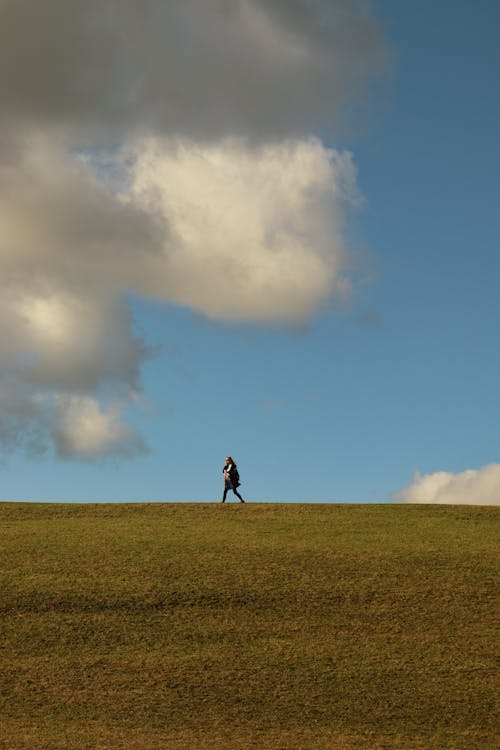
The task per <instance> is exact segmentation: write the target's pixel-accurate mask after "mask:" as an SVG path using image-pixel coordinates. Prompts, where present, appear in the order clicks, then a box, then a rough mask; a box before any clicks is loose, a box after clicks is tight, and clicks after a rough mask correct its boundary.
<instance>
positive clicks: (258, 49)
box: [0, 0, 383, 140]
mask: <svg viewBox="0 0 500 750" xmlns="http://www.w3.org/2000/svg"><path fill="white" fill-rule="evenodd" d="M366 6H367V3H366V0H335V1H333V2H332V0H287V1H286V2H285V1H284V0H182V2H172V1H171V0H167V1H166V0H147V2H144V3H140V2H136V0H85V2H82V1H81V0H44V2H43V3H42V2H40V0H0V92H1V97H0V119H2V121H3V122H4V123H6V122H8V121H9V120H18V119H22V120H27V121H29V122H36V123H37V124H39V125H41V124H43V125H46V124H53V123H54V122H56V123H57V124H58V125H63V126H66V127H69V128H71V129H72V130H76V131H77V132H78V133H80V135H81V136H82V137H83V135H87V134H88V133H92V132H93V133H94V135H95V133H96V132H102V131H106V130H107V132H108V134H112V136H113V137H116V131H117V130H119V131H122V132H123V129H124V128H125V129H129V128H137V129H140V130H143V129H144V128H147V129H149V130H150V129H154V130H158V131H161V132H162V133H165V132H168V133H170V134H172V133H174V134H177V135H182V136H185V135H189V136H190V137H194V138H195V139H201V140H206V139H207V138H214V137H215V138H219V137H221V136H225V135H233V134H235V133H237V134H240V135H245V134H249V135H254V136H257V137H263V138H264V139H268V138H269V136H272V137H279V136H281V135H283V134H285V135H290V134H297V133H302V132H304V131H310V130H315V129H316V128H317V126H318V122H321V121H323V122H324V121H325V118H327V119H331V117H332V116H333V115H334V114H335V113H336V112H337V109H338V107H339V105H340V103H341V102H342V101H343V99H344V98H345V96H346V94H348V95H349V97H350V98H352V97H353V96H356V95H357V94H359V92H360V91H361V90H362V89H363V86H364V84H365V83H366V81H367V80H368V79H369V78H370V77H371V76H372V75H373V72H374V70H376V69H378V68H379V67H380V63H381V61H382V58H383V54H382V45H381V44H380V37H379V33H378V29H377V26H376V24H375V23H374V20H373V18H372V17H371V16H370V14H369V13H368V11H367V10H366Z"/></svg>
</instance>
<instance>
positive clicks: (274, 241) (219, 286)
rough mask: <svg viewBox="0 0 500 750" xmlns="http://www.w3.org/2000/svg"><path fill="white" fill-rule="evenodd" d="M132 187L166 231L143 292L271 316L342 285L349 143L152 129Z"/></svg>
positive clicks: (295, 317) (264, 318) (213, 313)
mask: <svg viewBox="0 0 500 750" xmlns="http://www.w3.org/2000/svg"><path fill="white" fill-rule="evenodd" d="M132 190H133V194H134V197H135V199H136V200H137V201H139V204H140V205H142V206H143V207H144V208H145V209H146V208H148V209H149V210H150V211H154V210H157V211H158V212H159V213H160V214H161V215H162V216H163V218H164V221H165V224H166V225H167V226H168V229H169V232H168V235H167V236H166V237H165V243H164V266H163V269H162V270H160V268H159V264H158V263H156V259H155V264H154V265H152V266H151V271H152V273H151V280H150V285H149V287H148V288H146V287H144V288H143V290H142V291H143V292H145V293H153V294H155V293H156V294H157V295H158V296H160V297H164V298H166V299H169V300H172V301H174V302H177V303H179V304H182V305H186V306H188V307H190V308H192V309H194V310H199V311H200V312H202V313H204V314H206V315H208V316H210V317H214V318H220V319H224V320H236V321H257V322H272V321H302V320H304V319H305V318H307V317H308V316H310V315H311V314H312V313H313V312H314V311H315V310H317V309H318V307H320V306H321V305H322V304H324V303H325V302H326V301H327V300H328V299H329V298H330V297H331V295H332V294H337V295H343V294H345V293H346V292H347V291H348V287H349V285H348V282H347V279H346V277H345V275H344V270H345V266H346V263H347V260H346V256H347V252H346V249H345V247H344V242H343V239H342V228H343V223H344V214H345V209H346V205H348V204H352V203H354V202H356V201H357V200H358V199H359V198H358V194H357V190H356V170H355V168H354V165H353V163H352V159H351V155H350V154H349V153H347V152H342V153H339V152H338V151H334V150H332V149H327V148H325V147H324V146H323V144H322V143H321V142H320V141H319V140H317V139H305V140H287V141H284V142H280V143H277V144H272V145H271V144H270V145H265V146H264V145H261V146H255V145H254V146H250V145H248V144H247V143H245V142H243V141H241V140H235V139H230V140H225V141H222V142H220V143H217V144H211V145H200V144H197V143H194V142H192V141H186V140H183V141H179V140H176V141H171V140H158V139H150V140H148V141H147V142H145V143H141V144H140V147H139V149H138V151H137V154H136V160H135V164H134V168H133V186H132ZM145 261H146V262H147V259H145ZM143 277H144V274H143Z"/></svg>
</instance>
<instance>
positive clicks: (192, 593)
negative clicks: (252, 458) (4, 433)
mask: <svg viewBox="0 0 500 750" xmlns="http://www.w3.org/2000/svg"><path fill="white" fill-rule="evenodd" d="M498 520H499V513H498V509H497V508H481V507H472V506H467V507H466V506H430V505H420V506H411V505H406V506H405V505H398V506H391V505H371V506H367V505H365V506H356V505H351V506H348V505H271V504H269V505H265V504H255V505H252V504H247V505H245V506H240V505H236V504H235V505H233V504H230V505H225V506H222V505H216V504H212V505H208V504H206V505H205V504H167V505H161V504H154V505H153V504H149V505H148V504H137V505H55V504H54V505H38V504H17V503H0V524H1V529H2V547H1V549H0V576H1V583H0V586H1V592H2V593H1V598H0V615H1V636H0V652H1V653H0V716H1V721H0V748H2V749H5V750H20V749H21V748H23V749H24V748H26V749H28V748H29V749H30V750H44V749H47V750H49V749H50V750H56V749H59V748H61V749H62V748H65V749H69V750H83V749H84V748H85V749H86V750H87V749H88V750H104V749H105V748H107V749H108V748H109V750H118V749H119V748H127V749H129V748H130V750H136V749H137V750H139V748H140V749H141V750H144V749H148V750H149V749H151V750H153V749H156V748H158V749H160V748H162V749H163V748H166V749H167V750H181V749H182V750H187V749H189V750H193V749H195V750H197V749H198V748H199V749H200V750H201V749H204V748H207V749H208V748H210V749H212V748H214V749H216V750H217V749H219V748H221V749H222V748H224V750H226V749H227V750H238V749H240V748H241V749H243V748H245V749H246V748H259V749H262V750H267V749H272V750H279V749H280V748H283V749H285V748H286V749H293V748H297V749H299V748H300V749H301V750H316V749H317V750H323V749H325V750H326V749H328V750H332V749H336V748H339V749H342V750H365V749H366V750H379V749H382V748H391V749H392V748H395V749H400V748H408V749H409V750H417V749H418V748H425V750H427V749H432V748H437V749H439V750H445V749H447V748H449V750H460V749H463V750H473V749H474V748H491V749H493V748H496V747H497V738H498V729H499V727H498V722H497V718H498V714H495V696H496V694H497V693H498V680H497V672H496V671H495V661H494V657H495V615H496V614H497V613H496V612H495V604H496V600H495V593H496V581H497V573H498V547H497V544H496V542H497V535H498Z"/></svg>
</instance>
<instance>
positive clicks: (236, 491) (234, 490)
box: [233, 487, 245, 503]
mask: <svg viewBox="0 0 500 750" xmlns="http://www.w3.org/2000/svg"><path fill="white" fill-rule="evenodd" d="M233 492H234V494H235V495H236V497H239V498H240V503H244V502H245V501H244V500H243V498H242V497H241V495H240V493H239V492H238V490H237V489H236V487H233Z"/></svg>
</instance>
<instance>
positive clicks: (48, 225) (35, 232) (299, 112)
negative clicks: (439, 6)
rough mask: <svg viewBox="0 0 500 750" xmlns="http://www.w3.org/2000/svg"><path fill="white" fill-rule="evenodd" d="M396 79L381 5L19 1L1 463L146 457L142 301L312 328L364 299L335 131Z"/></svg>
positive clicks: (6, 7) (6, 66)
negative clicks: (136, 322) (353, 281)
mask: <svg viewBox="0 0 500 750" xmlns="http://www.w3.org/2000/svg"><path fill="white" fill-rule="evenodd" d="M383 60H384V47H383V44H382V42H381V39H380V33H379V29H378V26H377V24H376V22H375V20H374V19H373V17H372V16H371V14H370V12H369V9H368V5H367V3H366V2H364V0H359V1H358V0H336V2H335V3H331V2H323V0H314V1H313V2H308V1H307V0H294V2H283V0H266V2H264V1H263V0H235V2H234V3H231V4H228V3H227V2H225V0H213V1H212V2H210V3H207V2H205V1H203V2H202V0H185V2H183V3H178V4H174V3H164V2H161V0H150V1H149V2H148V4H147V7H144V8H143V7H142V6H141V7H139V6H138V5H137V3H135V2H133V1H132V0H121V2H117V0H89V2H86V3H81V2H79V0H49V1H48V2H45V3H43V5H41V4H40V3H39V2H37V1H36V0H22V1H20V0H2V2H0V118H1V119H2V134H1V135H0V226H1V227H2V234H1V236H0V300H1V302H0V366H1V375H0V449H2V448H3V450H4V451H7V450H14V449H18V448H22V449H24V450H26V451H28V453H33V454H38V453H43V452H44V450H46V449H47V447H49V448H50V447H52V449H53V450H54V451H55V453H56V455H58V456H60V457H61V458H81V459H83V460H90V459H93V458H97V457H100V456H104V457H106V456H107V457H110V456H113V455H115V456H123V455H127V456H130V455H133V454H134V453H138V454H139V453H142V452H143V451H144V450H145V446H144V443H143V441H142V440H141V438H140V437H139V436H137V435H136V434H135V433H134V432H133V430H132V428H131V427H130V426H129V425H128V424H127V422H126V419H125V417H124V416H123V415H124V414H125V413H126V411H127V408H128V407H130V406H132V407H133V406H134V404H136V403H137V401H138V399H139V398H140V393H141V383H140V371H141V366H142V364H143V362H144V360H145V358H147V357H148V356H149V354H150V352H149V349H148V347H147V346H146V345H145V343H144V342H143V341H142V340H141V339H140V337H139V336H138V335H137V334H136V333H135V332H134V330H133V320H132V317H131V313H130V310H129V308H128V306H127V302H126V295H127V294H128V293H129V292H131V293H133V294H135V295H137V296H140V297H143V298H150V299H155V300H160V301H165V302H170V303H172V302H173V303H176V304H180V305H184V306H186V307H188V308H190V309H192V310H196V311H197V312H201V313H202V314H204V315H207V316H209V317H211V318H216V319H219V320H223V321H231V322H246V321H248V322H257V323H269V322H284V323H288V322H292V323H298V322H300V321H303V320H305V319H307V318H308V317H310V316H311V315H313V314H314V313H315V312H316V311H317V310H319V309H321V307H322V306H324V305H325V304H327V303H328V301H329V300H330V299H331V298H332V297H337V298H338V297H341V298H342V297H344V296H345V295H346V294H348V292H349V288H350V285H349V280H348V269H349V264H350V249H349V247H348V246H346V244H345V241H344V238H343V229H344V225H345V222H346V220H347V215H348V211H349V209H350V207H352V206H356V205H359V202H360V198H359V193H358V190H357V187H356V169H355V167H354V164H353V159H352V156H351V154H349V153H347V152H344V151H339V150H335V149H331V148H327V147H326V146H325V145H324V144H323V143H322V142H321V140H319V139H318V137H314V136H313V135H312V134H313V133H314V132H318V131H319V130H321V129H322V128H324V127H325V126H326V127H329V128H331V127H332V126H333V124H334V123H335V121H336V120H335V118H336V117H337V115H338V114H339V113H340V112H341V110H342V107H343V106H344V104H345V103H346V102H352V101H355V100H357V99H359V97H360V96H361V95H362V93H363V91H364V90H365V89H366V86H367V84H368V83H369V81H370V80H371V79H372V78H373V76H374V74H375V73H376V72H378V71H379V70H380V68H381V66H382V64H383Z"/></svg>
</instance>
